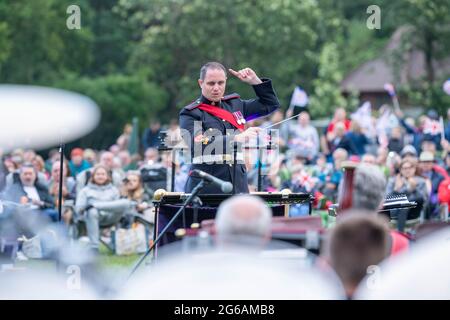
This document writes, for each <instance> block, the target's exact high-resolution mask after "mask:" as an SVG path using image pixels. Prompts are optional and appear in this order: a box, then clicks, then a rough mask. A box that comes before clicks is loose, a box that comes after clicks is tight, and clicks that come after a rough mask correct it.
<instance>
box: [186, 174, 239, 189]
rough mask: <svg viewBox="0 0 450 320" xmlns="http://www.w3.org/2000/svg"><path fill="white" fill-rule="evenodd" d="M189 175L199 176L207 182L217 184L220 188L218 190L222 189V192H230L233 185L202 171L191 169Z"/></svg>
mask: <svg viewBox="0 0 450 320" xmlns="http://www.w3.org/2000/svg"><path fill="white" fill-rule="evenodd" d="M190 175H191V176H192V175H194V176H196V177H198V178H201V179H203V180H205V181H208V182H210V183H212V184H214V185H216V186H218V187H219V188H220V190H222V192H223V193H230V192H231V191H233V185H232V184H231V182H228V181H223V180H221V179H219V178H216V177H214V176H212V175H210V174H208V173H206V172H204V171H201V170H198V169H194V170H192V171H191V174H190Z"/></svg>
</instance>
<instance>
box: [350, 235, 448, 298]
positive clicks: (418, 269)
mask: <svg viewBox="0 0 450 320" xmlns="http://www.w3.org/2000/svg"><path fill="white" fill-rule="evenodd" d="M449 265H450V228H447V229H444V230H442V231H440V232H437V233H436V234H432V235H430V236H428V237H427V238H424V239H422V240H420V242H419V243H417V244H416V245H414V246H412V247H411V248H410V251H409V252H406V253H404V254H401V255H399V256H398V257H393V258H390V259H389V260H387V261H386V262H384V263H383V264H382V265H381V268H380V269H379V271H378V274H371V275H369V276H368V277H366V279H364V280H363V281H362V282H361V284H360V287H359V288H358V290H357V292H356V294H355V298H357V299H377V300H378V299H387V300H393V299H395V300H397V299H400V300H422V299H433V300H449V299H450V272H449V271H448V266H449ZM373 280H376V281H373Z"/></svg>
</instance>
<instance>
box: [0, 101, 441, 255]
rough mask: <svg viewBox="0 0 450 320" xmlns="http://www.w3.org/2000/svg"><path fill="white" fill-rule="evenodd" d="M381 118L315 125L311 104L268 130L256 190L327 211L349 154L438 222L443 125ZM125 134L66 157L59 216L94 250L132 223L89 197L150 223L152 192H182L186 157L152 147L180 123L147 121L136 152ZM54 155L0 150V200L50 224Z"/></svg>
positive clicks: (253, 180) (253, 179)
mask: <svg viewBox="0 0 450 320" xmlns="http://www.w3.org/2000/svg"><path fill="white" fill-rule="evenodd" d="M383 110H384V111H383ZM292 115H293V111H292V109H289V110H288V111H287V113H286V114H284V113H283V111H279V110H277V111H275V112H274V113H272V114H271V115H270V117H268V118H265V119H264V122H262V121H260V122H256V121H254V122H251V123H249V126H261V127H267V126H269V125H271V124H276V123H278V122H280V121H281V120H283V119H285V118H288V117H292ZM380 115H381V116H380V117H379V118H378V119H377V118H375V117H373V116H370V117H367V116H362V115H361V114H359V112H356V113H353V114H352V115H350V116H348V114H347V112H346V111H345V110H344V109H343V108H337V109H336V110H335V113H334V116H333V118H332V119H331V121H330V122H329V124H328V125H327V126H326V127H324V128H317V127H315V126H313V124H312V122H311V119H310V114H309V113H308V110H301V111H300V113H299V114H298V117H297V118H296V119H295V120H290V121H286V122H283V123H282V124H281V125H279V126H275V128H277V129H278V130H279V131H278V135H277V141H276V143H277V145H278V146H279V148H278V149H277V151H278V153H277V154H276V157H273V156H274V154H273V152H272V151H268V152H263V156H262V158H261V159H260V160H261V166H262V170H261V172H262V176H261V190H260V191H268V192H273V191H280V190H283V189H290V190H291V191H292V192H307V193H312V194H313V195H314V196H315V203H314V208H316V209H325V210H326V209H327V208H328V206H329V205H330V204H333V203H336V201H337V195H338V187H339V184H340V182H341V180H342V177H343V173H342V164H343V163H344V161H346V160H351V161H354V162H360V163H368V164H372V165H375V166H377V167H378V168H380V170H381V171H382V172H383V174H384V175H385V178H386V179H387V185H386V189H385V192H384V195H390V194H393V195H395V194H405V195H406V196H407V197H408V199H409V200H410V201H415V202H417V204H418V205H417V207H416V208H414V209H411V210H410V211H409V212H408V219H421V221H423V220H425V219H439V217H440V214H441V212H442V211H443V210H444V211H445V209H446V208H447V206H448V203H449V202H450V189H449V186H450V178H449V176H448V173H449V172H450V153H449V151H450V144H449V142H448V140H447V139H449V138H450V137H449V135H450V125H449V123H450V122H449V123H447V125H446V126H445V127H444V128H441V129H439V125H440V122H439V115H438V114H437V113H436V112H434V111H429V112H428V113H427V114H425V115H422V116H420V117H419V118H418V122H417V123H415V119H414V118H411V117H405V116H404V114H403V113H402V112H401V111H400V110H397V111H390V109H389V107H387V106H383V108H382V110H380ZM448 118H449V120H450V112H449V114H448ZM131 130H132V128H131V127H130V126H129V125H126V126H125V128H124V131H123V133H122V134H121V135H120V137H118V139H117V142H116V143H115V144H114V145H112V146H111V147H110V148H109V150H101V151H96V150H92V149H84V150H83V149H81V148H74V149H72V150H71V151H70V155H69V157H68V159H67V160H65V161H64V165H63V168H64V169H63V171H64V172H63V177H64V178H63V183H62V199H63V201H64V203H65V204H72V205H64V206H63V208H64V210H63V213H62V220H63V221H64V223H65V224H66V225H70V224H72V223H73V222H74V221H77V219H80V218H81V220H83V221H84V222H85V223H86V229H87V236H88V237H89V240H90V243H91V245H92V246H93V247H94V248H98V246H99V239H100V238H101V232H100V231H99V229H101V228H102V227H108V226H112V225H114V224H117V223H120V224H121V225H122V226H128V227H129V226H130V225H132V224H133V223H134V221H133V219H132V218H129V217H128V218H127V217H124V214H123V213H122V212H120V210H113V209H111V210H108V206H106V208H107V209H104V208H105V207H102V208H103V209H98V208H96V207H93V203H94V202H96V201H97V202H108V201H109V202H114V201H117V200H120V199H128V200H130V201H133V203H134V207H133V208H134V210H135V211H134V212H135V213H138V214H143V215H145V216H146V217H147V218H148V221H150V222H152V221H153V220H154V217H153V216H152V215H153V211H152V202H151V199H152V196H153V192H154V191H155V190H157V189H165V190H173V191H179V192H183V191H184V186H185V183H186V180H187V178H188V171H189V163H188V162H187V161H186V159H185V157H184V156H183V153H182V152H181V153H180V152H177V156H176V157H175V158H174V157H173V155H172V153H171V152H170V151H165V152H161V151H159V150H158V147H159V146H160V144H161V140H160V136H161V133H162V131H165V133H166V135H165V136H166V137H168V138H167V139H169V141H170V143H174V144H176V143H178V142H179V141H180V131H179V127H178V125H177V122H176V121H175V120H174V121H171V123H170V124H169V125H168V126H167V127H166V128H164V127H163V126H162V125H161V123H160V122H159V121H156V120H152V121H151V122H150V123H149V126H148V128H147V129H145V130H144V132H143V134H142V138H141V150H142V152H141V154H142V155H139V154H133V155H132V154H130V153H129V151H128V144H129V141H130V136H131ZM441 131H442V132H441ZM271 152H272V153H271ZM254 156H255V154H253V157H254ZM59 157H60V155H59V153H58V151H57V150H52V151H50V153H49V155H48V158H47V159H45V160H44V159H43V157H42V156H41V155H39V154H37V153H36V152H35V151H33V150H14V151H12V152H10V153H8V154H2V163H1V170H0V191H1V192H2V199H4V200H8V201H11V202H14V203H17V204H22V205H30V207H31V209H32V210H33V212H35V213H36V214H37V215H39V216H43V217H46V218H47V219H49V220H51V221H57V220H58V211H57V208H58V195H59V177H60V162H59ZM249 158H250V157H246V167H247V172H248V183H249V189H250V191H256V190H257V188H258V161H255V159H253V160H252V161H250V159H249ZM173 159H175V166H173V165H172V160H173ZM173 168H175V177H174V179H173V181H174V185H173V186H172V169H173ZM306 214H308V208H307V207H305V206H304V205H294V206H292V207H291V209H290V215H291V216H299V215H306Z"/></svg>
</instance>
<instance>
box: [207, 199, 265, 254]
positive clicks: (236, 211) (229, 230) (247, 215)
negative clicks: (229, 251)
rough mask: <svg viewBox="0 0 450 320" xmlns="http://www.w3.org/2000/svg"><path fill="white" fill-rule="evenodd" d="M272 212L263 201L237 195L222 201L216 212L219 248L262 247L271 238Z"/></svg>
mask: <svg viewBox="0 0 450 320" xmlns="http://www.w3.org/2000/svg"><path fill="white" fill-rule="evenodd" d="M271 221H272V211H271V210H270V209H269V207H267V205H266V204H265V203H264V201H263V200H261V199H260V198H258V197H254V196H249V195H239V196H235V197H232V198H230V199H228V200H226V201H224V202H223V203H222V204H221V205H220V206H219V209H218V211H217V216H216V232H217V243H218V245H219V246H233V245H249V246H256V247H262V246H264V245H265V244H266V243H267V242H268V241H269V240H270V237H271Z"/></svg>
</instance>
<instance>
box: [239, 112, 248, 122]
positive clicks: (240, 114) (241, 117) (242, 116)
mask: <svg viewBox="0 0 450 320" xmlns="http://www.w3.org/2000/svg"><path fill="white" fill-rule="evenodd" d="M237 114H238V116H239V118H240V119H241V123H242V124H245V123H246V122H247V121H245V118H244V115H243V114H242V113H241V112H240V111H238V112H237Z"/></svg>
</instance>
